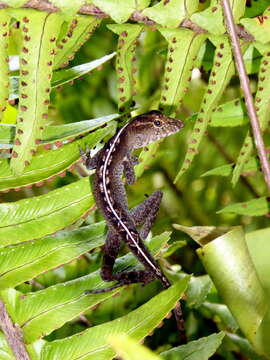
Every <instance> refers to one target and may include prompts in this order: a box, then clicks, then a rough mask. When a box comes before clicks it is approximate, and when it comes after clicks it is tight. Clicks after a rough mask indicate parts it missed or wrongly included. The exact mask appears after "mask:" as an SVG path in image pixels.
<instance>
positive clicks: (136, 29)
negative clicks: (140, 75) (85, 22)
mask: <svg viewBox="0 0 270 360" xmlns="http://www.w3.org/2000/svg"><path fill="white" fill-rule="evenodd" d="M107 27H108V28H109V29H110V30H111V31H113V32H114V33H116V34H118V35H119V39H118V47H117V56H116V74H117V81H118V108H119V110H121V112H123V111H125V110H129V108H130V107H131V105H132V99H133V96H134V91H135V86H134V85H135V82H136V80H135V79H134V74H135V73H136V71H137V70H136V68H135V66H134V63H135V60H136V57H135V56H134V53H135V49H136V39H137V38H138V36H139V35H140V33H141V31H142V29H143V27H142V26H141V25H134V24H125V25H108V26H107Z"/></svg>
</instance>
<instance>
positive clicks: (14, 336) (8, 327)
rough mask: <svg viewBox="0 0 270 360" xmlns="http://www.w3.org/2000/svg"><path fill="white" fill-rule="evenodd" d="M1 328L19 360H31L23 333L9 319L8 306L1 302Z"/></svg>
mask: <svg viewBox="0 0 270 360" xmlns="http://www.w3.org/2000/svg"><path fill="white" fill-rule="evenodd" d="M0 327H1V329H2V331H3V333H4V334H5V337H6V340H7V342H8V344H9V346H10V348H11V350H12V351H13V354H14V356H15V358H16V359H17V360H30V357H29V355H28V353H27V351H26V348H25V344H24V341H23V336H22V331H21V329H20V327H19V326H18V325H17V324H14V323H13V322H12V320H11V318H10V317H9V314H8V312H7V310H6V306H5V304H4V303H3V301H1V300H0Z"/></svg>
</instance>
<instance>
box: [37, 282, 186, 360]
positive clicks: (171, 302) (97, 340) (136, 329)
mask: <svg viewBox="0 0 270 360" xmlns="http://www.w3.org/2000/svg"><path fill="white" fill-rule="evenodd" d="M188 280H189V278H188V277H186V278H184V279H183V280H181V281H179V282H177V283H176V284H174V285H172V286H171V287H170V288H168V289H167V290H164V291H162V292H161V293H160V294H158V295H156V296H155V297H153V298H152V299H151V300H149V301H148V302H147V303H146V304H144V305H142V306H140V307H139V308H138V309H136V310H134V311H132V312H130V313H129V314H128V315H126V316H123V317H121V318H118V319H115V320H113V321H110V322H108V323H105V324H102V325H99V326H95V327H92V328H90V329H87V330H86V331H83V332H81V333H78V334H75V335H73V336H71V337H69V338H66V339H62V340H57V341H52V342H50V343H47V344H46V345H45V346H44V347H43V349H42V351H41V357H40V359H41V360H45V359H54V360H58V359H59V360H60V359H63V358H64V359H65V358H68V359H69V360H73V359H78V358H79V357H81V358H82V357H83V358H84V359H85V360H90V359H95V360H99V359H105V358H106V359H111V358H112V357H113V356H114V351H113V350H112V349H111V348H110V347H109V346H108V345H106V339H107V337H108V336H109V335H117V334H121V333H126V334H129V335H130V336H132V337H133V338H134V339H136V340H142V339H143V338H144V337H145V336H147V335H148V334H149V333H150V332H151V331H152V330H153V329H154V328H155V327H156V326H157V325H158V324H159V323H160V322H161V321H162V319H163V318H164V317H165V316H166V315H167V314H168V312H170V311H171V310H172V309H173V308H174V307H175V304H176V303H177V301H178V300H179V298H180V297H181V296H182V294H183V292H184V290H185V288H186V287H187V284H188Z"/></svg>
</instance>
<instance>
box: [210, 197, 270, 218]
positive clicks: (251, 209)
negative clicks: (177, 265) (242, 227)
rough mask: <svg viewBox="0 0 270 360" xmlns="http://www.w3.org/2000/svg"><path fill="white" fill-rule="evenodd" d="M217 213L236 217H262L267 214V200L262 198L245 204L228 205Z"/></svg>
mask: <svg viewBox="0 0 270 360" xmlns="http://www.w3.org/2000/svg"><path fill="white" fill-rule="evenodd" d="M217 213H218V214H221V213H233V214H237V215H247V216H263V215H267V214H268V213H269V203H268V200H267V198H266V197H265V196H264V197H261V198H258V199H253V200H249V201H246V202H241V203H235V204H232V205H228V206H226V207H225V208H223V209H221V210H219V211H218V212H217Z"/></svg>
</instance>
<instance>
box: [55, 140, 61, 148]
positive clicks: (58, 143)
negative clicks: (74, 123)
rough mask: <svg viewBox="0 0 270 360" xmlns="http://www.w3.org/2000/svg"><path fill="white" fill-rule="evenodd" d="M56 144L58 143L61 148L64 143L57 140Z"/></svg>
mask: <svg viewBox="0 0 270 360" xmlns="http://www.w3.org/2000/svg"><path fill="white" fill-rule="evenodd" d="M55 145H56V146H57V147H58V148H60V147H61V146H62V145H63V143H62V141H56V142H55Z"/></svg>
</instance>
